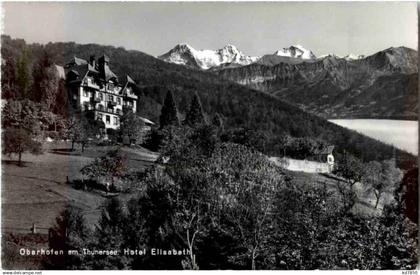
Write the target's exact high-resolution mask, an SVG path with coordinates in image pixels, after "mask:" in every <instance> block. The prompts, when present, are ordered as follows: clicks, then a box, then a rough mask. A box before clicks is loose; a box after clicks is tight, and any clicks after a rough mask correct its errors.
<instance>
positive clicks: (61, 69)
mask: <svg viewBox="0 0 420 275" xmlns="http://www.w3.org/2000/svg"><path fill="white" fill-rule="evenodd" d="M54 67H55V70H56V72H57V76H58V78H60V79H65V78H66V71H65V70H64V67H63V66H60V65H56V64H54Z"/></svg>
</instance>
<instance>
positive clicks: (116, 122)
mask: <svg viewBox="0 0 420 275" xmlns="http://www.w3.org/2000/svg"><path fill="white" fill-rule="evenodd" d="M114 125H118V117H116V116H114Z"/></svg>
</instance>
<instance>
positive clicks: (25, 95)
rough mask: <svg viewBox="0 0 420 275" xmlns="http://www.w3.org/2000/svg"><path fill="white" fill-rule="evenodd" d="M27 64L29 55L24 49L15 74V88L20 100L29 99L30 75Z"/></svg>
mask: <svg viewBox="0 0 420 275" xmlns="http://www.w3.org/2000/svg"><path fill="white" fill-rule="evenodd" d="M29 63H30V62H29V53H28V51H27V50H26V49H24V50H23V52H22V54H21V56H20V58H19V60H18V63H17V72H16V86H17V89H18V93H19V98H20V99H30V98H31V96H30V90H31V75H30V73H29V71H30V69H29Z"/></svg>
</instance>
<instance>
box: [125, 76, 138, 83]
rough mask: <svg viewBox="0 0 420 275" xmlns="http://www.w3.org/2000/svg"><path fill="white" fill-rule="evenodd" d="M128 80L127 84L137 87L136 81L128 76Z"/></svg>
mask: <svg viewBox="0 0 420 275" xmlns="http://www.w3.org/2000/svg"><path fill="white" fill-rule="evenodd" d="M126 78H127V83H131V84H134V85H136V82H134V80H133V79H132V78H131V77H130V76H129V75H127V76H126Z"/></svg>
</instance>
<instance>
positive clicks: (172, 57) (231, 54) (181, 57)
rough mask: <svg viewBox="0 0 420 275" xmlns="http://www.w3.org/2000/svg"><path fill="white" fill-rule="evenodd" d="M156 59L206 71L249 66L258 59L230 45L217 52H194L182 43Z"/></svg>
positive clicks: (194, 50)
mask: <svg viewBox="0 0 420 275" xmlns="http://www.w3.org/2000/svg"><path fill="white" fill-rule="evenodd" d="M158 58H159V59H162V60H164V61H166V62H170V63H176V64H182V65H190V66H196V67H199V68H201V69H204V70H207V69H210V68H212V67H216V66H220V65H223V64H238V65H249V64H251V63H253V62H255V61H257V60H258V59H259V58H260V57H252V56H246V55H244V54H243V53H242V52H241V51H239V50H238V49H237V48H236V47H235V46H234V45H232V44H228V45H226V46H224V47H223V48H221V49H219V50H196V49H194V48H193V47H191V46H190V45H188V44H185V43H183V44H179V45H177V46H175V47H174V48H173V49H172V50H170V51H169V52H167V53H166V54H163V55H161V56H159V57H158Z"/></svg>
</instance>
